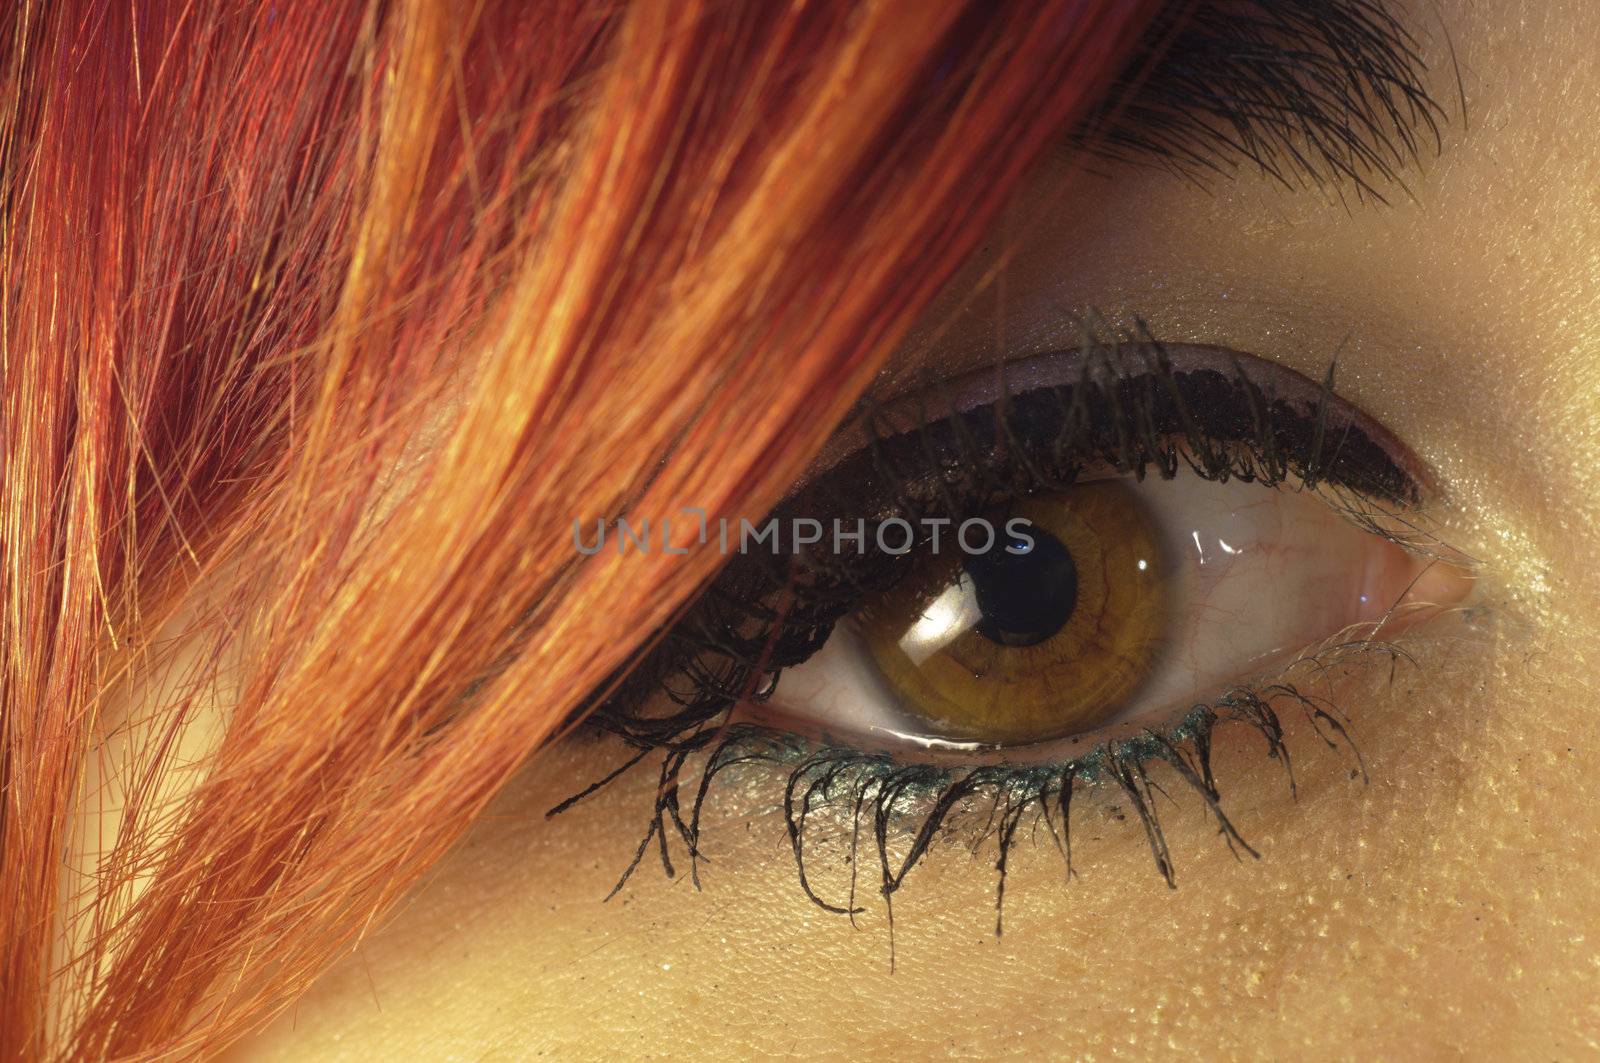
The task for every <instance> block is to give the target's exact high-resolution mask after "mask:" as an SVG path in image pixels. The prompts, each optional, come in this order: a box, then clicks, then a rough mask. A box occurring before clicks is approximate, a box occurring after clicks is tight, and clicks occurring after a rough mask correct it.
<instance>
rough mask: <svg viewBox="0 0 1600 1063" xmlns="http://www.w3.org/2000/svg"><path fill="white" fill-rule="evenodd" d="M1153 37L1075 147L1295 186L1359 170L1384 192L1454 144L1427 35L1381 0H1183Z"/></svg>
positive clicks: (1196, 172) (1366, 187) (1350, 176)
mask: <svg viewBox="0 0 1600 1063" xmlns="http://www.w3.org/2000/svg"><path fill="white" fill-rule="evenodd" d="M1144 40H1145V42H1146V44H1145V46H1144V49H1143V51H1142V52H1141V53H1140V54H1138V55H1136V56H1135V57H1134V59H1133V60H1132V61H1131V62H1130V63H1129V65H1128V67H1127V70H1126V72H1125V73H1124V75H1123V76H1122V77H1121V78H1120V79H1119V82H1118V84H1117V85H1116V86H1115V87H1114V88H1113V90H1112V91H1111V92H1110V93H1109V94H1108V95H1107V103H1106V104H1105V106H1104V108H1103V110H1102V112H1101V114H1100V115H1099V116H1098V118H1097V119H1095V120H1093V121H1091V122H1089V123H1087V124H1086V126H1085V127H1084V129H1083V130H1082V131H1080V132H1079V133H1078V134H1076V135H1075V136H1074V137H1073V138H1072V147H1073V148H1074V150H1077V149H1087V150H1089V151H1090V152H1092V153H1094V154H1098V155H1100V156H1103V157H1109V158H1112V159H1116V160H1122V161H1138V160H1140V159H1144V158H1154V159H1156V160H1159V161H1160V162H1161V163H1163V164H1165V165H1167V166H1169V167H1170V168H1172V169H1173V170H1175V171H1177V172H1179V173H1180V174H1183V175H1185V176H1187V177H1190V178H1194V179H1199V177H1200V175H1202V174H1205V173H1215V174H1222V175H1225V174H1227V173H1228V172H1229V171H1231V170H1232V169H1233V168H1234V167H1235V166H1237V165H1238V161H1239V160H1245V161H1247V162H1249V163H1251V164H1253V165H1254V166H1256V167H1257V168H1258V169H1259V170H1260V171H1261V172H1263V173H1265V174H1267V175H1269V176H1271V177H1272V178H1273V179H1275V180H1277V181H1278V182H1280V183H1281V184H1283V185H1285V186H1287V187H1295V186H1297V185H1303V184H1311V185H1313V186H1318V187H1323V186H1328V185H1337V184H1339V183H1340V182H1349V183H1350V184H1351V185H1352V186H1353V187H1354V189H1355V192H1356V195H1357V198H1358V199H1359V198H1367V197H1370V198H1373V199H1375V200H1378V201H1380V202H1382V201H1384V196H1383V194H1382V191H1381V190H1380V189H1379V187H1378V185H1380V184H1382V183H1386V182H1399V181H1400V173H1401V171H1403V170H1404V169H1405V168H1406V167H1407V166H1408V165H1410V164H1411V163H1413V162H1414V161H1416V160H1417V159H1418V158H1419V157H1420V155H1421V153H1422V150H1423V147H1424V141H1425V140H1431V141H1432V147H1433V149H1434V150H1435V151H1437V150H1438V149H1439V146H1440V144H1441V143H1442V140H1441V133H1440V127H1441V124H1442V123H1443V121H1444V120H1445V111H1444V108H1443V107H1442V106H1441V105H1440V104H1439V103H1438V102H1437V101H1436V100H1435V99H1434V98H1433V97H1432V96H1431V95H1430V94H1429V92H1428V90H1427V88H1426V87H1425V86H1424V84H1423V80H1422V79H1423V75H1424V73H1425V72H1426V67H1425V64H1424V63H1423V61H1422V57H1421V55H1420V52H1419V47H1418V44H1417V41H1416V39H1415V38H1414V37H1413V36H1412V35H1411V33H1410V32H1409V31H1408V30H1407V29H1406V27H1405V26H1404V25H1402V24H1401V22H1400V21H1399V20H1398V19H1396V18H1395V17H1394V16H1393V15H1392V14H1390V13H1389V12H1388V11H1386V10H1385V9H1384V7H1383V6H1382V4H1381V3H1379V2H1377V0H1269V2H1267V0H1254V2H1246V3H1237V4H1230V5H1227V6H1226V9H1225V10H1224V9H1223V7H1222V6H1221V5H1216V4H1211V3H1206V2H1203V0H1201V2H1192V3H1175V4H1170V5H1168V7H1167V8H1166V9H1165V10H1164V11H1163V12H1162V13H1161V14H1160V15H1158V16H1157V19H1156V21H1155V23H1154V24H1153V25H1152V26H1151V27H1150V29H1149V31H1148V33H1147V34H1146V35H1145V38H1144ZM1447 44H1448V41H1447ZM1453 61H1454V58H1453V53H1452V62H1453ZM1455 73H1456V83H1457V89H1458V92H1459V91H1460V89H1461V74H1460V70H1459V69H1457V70H1456V72H1455ZM1463 100H1464V94H1463ZM1461 111H1462V113H1463V114H1465V103H1464V102H1463V103H1462V106H1461Z"/></svg>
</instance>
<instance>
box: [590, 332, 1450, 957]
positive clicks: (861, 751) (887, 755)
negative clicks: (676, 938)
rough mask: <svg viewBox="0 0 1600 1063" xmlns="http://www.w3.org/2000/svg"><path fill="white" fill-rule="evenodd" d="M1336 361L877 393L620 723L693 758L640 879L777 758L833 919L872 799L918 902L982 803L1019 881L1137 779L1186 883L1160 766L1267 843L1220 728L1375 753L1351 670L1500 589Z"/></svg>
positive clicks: (652, 664)
mask: <svg viewBox="0 0 1600 1063" xmlns="http://www.w3.org/2000/svg"><path fill="white" fill-rule="evenodd" d="M1332 383H1333V374H1332V371H1331V370H1330V372H1329V375H1328V378H1327V379H1326V380H1324V381H1322V382H1320V383H1318V382H1313V381H1311V380H1308V379H1307V378H1305V377H1303V376H1301V375H1299V374H1298V373H1295V372H1293V371H1291V370H1288V369H1285V368H1282V367H1280V366H1277V365H1274V364H1272V363H1270V362H1267V361H1264V360H1261V359H1258V358H1254V357H1251V356H1249V355H1245V354H1242V353H1238V352H1232V351H1227V350H1223V349H1219V348H1214V347H1203V346H1192V345H1181V346H1169V345H1163V344H1161V343H1158V342H1155V341H1154V340H1151V339H1149V338H1148V337H1144V338H1142V339H1140V340H1139V341H1137V342H1128V343H1118V344H1106V343H1103V342H1101V341H1098V340H1091V341H1086V342H1085V343H1084V344H1083V345H1082V346H1081V347H1079V348H1077V349H1074V350H1067V351H1059V352H1053V353H1047V354H1043V355H1039V356H1035V357H1033V358H1030V359H1026V360H1023V361H1020V362H1017V363H1012V364H1008V365H1003V366H998V367H995V368H994V369H993V370H985V371H980V372H977V373H973V374H969V375H967V376H964V377H960V378H958V379H955V380H952V381H948V382H945V383H943V384H939V385H935V386H933V387H932V388H930V389H928V390H926V391H924V392H923V393H921V394H918V395H914V396H912V397H910V398H908V399H903V400H900V401H898V402H893V403H889V404H887V405H883V406H873V407H869V408H868V409H866V410H865V411H864V413H863V415H862V416H861V417H860V418H859V419H858V420H857V421H856V422H855V424H854V425H853V427H852V428H851V429H848V430H847V431H845V432H844V433H842V435H841V437H840V439H839V440H838V441H837V442H836V445H835V446H834V447H832V448H830V455H831V456H830V457H827V458H825V459H824V461H823V462H822V463H821V467H820V468H819V469H818V471H816V472H815V473H814V474H813V475H811V476H810V477H808V479H807V480H806V482H805V483H804V484H802V485H801V486H800V487H799V488H797V489H796V491H795V492H794V493H793V494H792V495H791V497H790V498H789V499H788V500H787V501H786V502H785V503H783V504H782V505H780V506H779V507H778V509H777V510H776V511H775V512H774V513H773V514H772V515H771V516H770V518H769V519H768V520H767V521H764V522H759V523H757V524H754V525H752V524H751V523H749V522H744V523H743V525H742V527H740V528H739V529H738V531H737V532H736V533H735V534H734V535H733V536H732V537H731V538H730V537H729V535H728V533H727V531H726V525H725V524H724V531H723V533H722V535H721V536H720V538H721V540H722V542H723V543H725V544H726V548H727V549H729V550H730V552H731V553H732V555H733V556H732V557H731V558H730V561H729V563H728V564H727V565H726V566H725V568H724V569H723V571H722V573H721V575H720V576H719V577H718V579H717V580H716V581H715V583H714V584H713V585H712V586H711V587H710V588H708V590H707V591H706V592H705V593H704V594H703V595H702V596H701V597H700V599H699V600H698V601H697V602H696V603H694V605H692V606H691V607H690V609H689V611H688V612H687V613H686V614H685V615H684V617H683V618H682V619H681V620H680V621H679V622H678V623H676V624H675V625H674V626H673V627H672V628H671V630H669V631H667V632H665V633H664V634H663V637H662V638H661V640H660V641H659V642H658V644H657V648H656V649H655V650H654V651H653V652H652V653H651V654H650V655H649V657H647V658H646V659H645V660H644V661H642V662H640V664H639V665H638V667H636V668H635V669H634V670H633V671H632V672H631V673H630V675H629V677H628V678H627V679H625V680H623V681H622V682H621V683H620V685H619V686H618V687H617V688H616V690H615V692H614V693H613V694H612V696H611V697H609V698H608V699H607V700H606V701H605V703H604V704H602V705H601V706H600V708H599V709H598V711H597V712H596V713H595V714H594V716H593V717H592V718H591V719H592V720H593V721H594V723H595V724H597V725H598V726H599V727H600V728H601V729H603V730H606V731H609V732H612V733H614V734H617V735H621V736H622V737H623V738H624V739H625V740H626V741H628V742H629V743H631V744H632V745H633V746H634V747H636V749H637V753H636V755H635V757H634V759H633V760H630V761H629V763H630V764H631V763H633V762H635V761H637V760H639V759H642V758H644V757H645V756H647V755H648V754H650V753H652V752H659V753H660V754H661V756H662V763H661V777H660V778H661V785H660V787H659V789H658V796H657V801H656V805H655V807H654V808H653V809H652V810H650V815H649V818H648V823H649V825H648V827H647V829H646V833H645V838H644V842H643V843H642V844H641V846H640V848H639V850H638V853H636V855H635V859H634V862H633V864H632V865H629V867H628V869H627V870H628V872H629V873H631V871H632V870H633V868H634V867H635V866H637V864H638V863H639V861H640V859H641V858H642V857H643V855H644V853H645V851H646V849H647V847H648V846H649V845H650V844H652V842H653V843H654V844H655V845H656V846H657V847H658V848H659V850H660V855H661V859H662V862H663V864H664V865H665V866H666V867H667V869H668V870H669V872H671V871H673V870H674V865H673V861H672V858H671V856H670V851H669V838H676V839H677V841H678V842H680V843H681V844H682V845H683V846H684V847H685V849H686V850H687V852H688V854H689V855H690V857H691V859H693V860H697V859H698V857H699V855H701V852H702V850H701V839H700V827H699V823H700V816H701V811H702V809H703V807H704V805H705V803H706V802H707V801H708V799H711V798H712V797H714V788H715V786H716V784H717V779H718V778H719V777H721V776H723V775H725V774H732V773H734V772H735V770H737V769H741V768H742V767H746V768H747V767H748V766H750V765H752V764H768V765H774V766H777V767H779V768H780V769H782V770H783V771H786V772H787V775H786V783H785V785H784V787H783V793H782V796H781V803H782V807H783V811H784V815H785V817H786V819H787V821H788V825H789V834H790V838H791V842H792V843H793V847H794V853H795V857H796V860H797V864H798V867H799V871H800V880H801V884H802V886H803V888H804V889H805V891H806V893H807V895H808V896H810V897H811V899H812V900H813V901H815V902H816V903H817V904H819V905H821V906H822V907H824V908H826V909H828V910H830V911H837V912H851V911H855V910H857V901H856V899H855V896H854V881H855V877H856V875H857V870H856V859H855V857H856V854H855V852H854V851H853V850H854V848H855V846H856V845H857V844H858V843H859V839H860V836H861V834H862V832H863V827H862V824H863V822H864V820H865V821H866V822H868V823H869V827H868V828H867V831H868V834H869V837H870V838H872V839H873V842H874V843H875V844H876V846H877V849H878V855H879V860H878V864H879V865H880V868H881V877H882V881H881V883H880V884H879V890H880V892H881V893H882V894H883V895H884V896H885V897H886V898H887V897H889V896H890V895H892V894H893V893H894V892H895V891H896V890H898V889H899V887H900V884H901V883H902V882H903V881H904V879H905V877H906V875H907V874H908V873H909V871H910V870H911V868H912V867H913V866H914V865H915V864H916V862H917V859H918V858H919V857H920V855H921V854H922V853H923V852H924V851H925V850H926V848H927V846H928V845H929V843H930V841H931V839H932V838H933V836H934V835H935V833H936V832H938V831H940V830H942V829H947V828H949V827H950V826H951V825H952V823H953V822H954V821H955V820H956V819H959V818H960V817H961V816H962V815H963V814H965V813H969V812H971V811H973V810H974V809H977V808H980V807H981V808H987V809H988V810H989V814H988V818H987V819H984V818H983V816H981V815H980V816H976V817H973V818H974V819H977V820H981V821H982V822H983V824H984V826H983V827H982V828H981V829H997V836H998V842H997V844H998V845H999V848H1000V853H1001V857H1000V860H999V862H998V866H999V867H1000V869H1001V872H1002V875H1003V872H1004V864H1005V852H1006V850H1007V848H1008V847H1009V845H1010V844H1011V841H1012V838H1013V836H1014V834H1015V831H1016V830H1017V828H1018V825H1019V824H1020V823H1021V822H1022V818H1023V817H1024V816H1025V815H1028V814H1029V813H1030V811H1031V813H1032V815H1033V816H1035V817H1036V818H1038V819H1040V820H1042V821H1043V822H1044V823H1046V824H1047V825H1048V827H1049V828H1050V832H1051V833H1052V834H1053V835H1055V836H1056V837H1057V838H1058V840H1059V839H1064V838H1068V837H1070V824H1069V816H1070V814H1071V807H1072V804H1071V803H1072V801H1073V799H1074V794H1076V793H1079V792H1083V791H1092V790H1095V789H1098V788H1100V787H1106V786H1109V787H1111V788H1112V790H1113V791H1114V792H1116V793H1117V794H1119V795H1120V796H1121V798H1122V799H1124V800H1126V801H1127V802H1128V803H1129V804H1130V805H1131V806H1132V807H1133V809H1134V811H1135V812H1136V813H1137V818H1138V819H1139V821H1140V822H1141V823H1142V824H1143V826H1144V828H1145V832H1146V834H1147V837H1148V840H1149V842H1150V845H1151V848H1152V851H1153V853H1154V855H1155V861H1156V866H1157V868H1158V870H1159V872H1160V873H1161V874H1162V875H1163V876H1164V878H1165V879H1166V880H1167V882H1168V883H1169V884H1171V883H1172V882H1173V881H1174V872H1173V864H1172V860H1171V858H1170V855H1169V852H1168V847H1167V842H1166V839H1165V837H1164V835H1163V832H1162V829H1161V826H1160V821H1159V816H1158V813H1157V811H1156V805H1155V794H1156V793H1158V792H1162V791H1161V784H1160V783H1159V782H1157V781H1156V780H1155V778H1154V777H1153V774H1152V773H1153V772H1154V771H1156V770H1158V769H1157V765H1164V766H1165V769H1166V770H1170V771H1172V772H1174V773H1175V774H1176V775H1177V777H1178V778H1179V779H1181V780H1182V781H1183V782H1184V783H1186V784H1188V785H1189V786H1190V787H1192V788H1193V789H1194V790H1195V791H1196V792H1198V794H1199V795H1200V797H1201V799H1202V800H1204V801H1205V803H1206V804H1207V805H1208V806H1209V807H1210V809H1211V810H1212V812H1213V813H1214V814H1215V817H1216V819H1217V822H1218V824H1219V826H1220V828H1221V829H1222V831H1223V833H1224V834H1225V835H1226V836H1228V838H1229V840H1230V842H1231V843H1232V844H1234V845H1236V846H1238V847H1239V848H1240V849H1241V850H1242V851H1249V852H1253V850H1251V849H1250V847H1249V844H1248V842H1246V841H1245V839H1244V838H1243V837H1242V836H1240V835H1239V834H1238V832H1237V831H1236V830H1234V828H1233V826H1232V824H1231V822H1230V821H1229V819H1228V818H1227V816H1226V814H1225V813H1224V811H1223V808H1222V804H1221V793H1220V789H1219V787H1218V784H1217V782H1216V780H1215V778H1214V777H1213V773H1212V767H1211V763H1210V749H1211V741H1212V734H1213V732H1214V731H1215V730H1216V729H1217V728H1218V727H1219V726H1222V725H1224V724H1243V725H1245V726H1247V727H1248V728H1250V729H1253V730H1254V731H1255V732H1257V733H1259V735H1260V736H1261V738H1262V739H1263V740H1264V742H1263V744H1262V746H1261V748H1262V749H1264V751H1265V752H1266V753H1267V754H1268V755H1269V756H1270V757H1271V758H1274V759H1277V760H1279V761H1281V762H1282V763H1283V764H1284V766H1286V767H1287V766H1288V764H1289V751H1288V748H1287V744H1286V741H1285V737H1284V736H1285V730H1284V726H1283V719H1282V715H1281V714H1282V713H1284V712H1285V711H1286V710H1288V711H1297V712H1300V713H1303V714H1305V716H1306V717H1307V718H1308V719H1309V721H1310V723H1311V725H1312V726H1313V728H1314V729H1315V732H1316V733H1317V734H1318V735H1320V736H1321V737H1322V738H1323V739H1324V741H1326V742H1328V743H1329V744H1330V745H1334V744H1342V745H1344V746H1346V747H1347V748H1348V749H1349V750H1350V751H1351V753H1352V755H1355V756H1359V755H1358V754H1355V753H1354V750H1355V746H1354V743H1353V741H1352V739H1351V735H1350V730H1349V728H1348V726H1347V723H1346V717H1345V714H1344V712H1343V711H1342V710H1341V709H1340V708H1338V707H1337V706H1336V705H1335V704H1334V702H1333V701H1332V700H1330V699H1329V697H1328V696H1327V693H1326V687H1327V684H1328V681H1329V677H1330V675H1332V674H1334V673H1336V672H1338V671H1339V670H1342V669H1348V668H1353V667H1359V666H1361V665H1363V664H1373V663H1376V664H1378V665H1380V666H1383V667H1389V668H1393V667H1395V666H1396V665H1397V663H1399V662H1402V661H1406V660H1408V659H1409V655H1408V652H1407V651H1406V650H1405V649H1404V647H1403V645H1402V644H1401V643H1402V642H1403V635H1404V634H1405V632H1406V631H1407V630H1408V629H1409V628H1411V627H1412V626H1414V625H1415V624H1417V623H1419V622H1421V621H1424V620H1426V619H1428V618H1430V617H1432V616H1435V615H1437V614H1439V613H1441V612H1443V611H1445V610H1446V609H1447V608H1448V607H1450V606H1452V605H1454V604H1456V603H1457V602H1459V600H1460V599H1461V598H1462V597H1463V596H1464V594H1465V593H1466V590H1467V589H1468V587H1469V586H1470V584H1469V582H1468V580H1467V578H1466V575H1465V568H1464V565H1465V559H1463V558H1462V557H1460V556H1459V555H1456V554H1454V553H1453V552H1452V551H1450V550H1449V548H1448V547H1447V546H1446V545H1445V544H1443V543H1442V542H1440V541H1439V540H1438V539H1437V538H1436V537H1435V536H1434V535H1432V534H1431V533H1430V532H1429V531H1428V530H1427V518H1426V513H1427V505H1428V502H1429V500H1430V494H1431V492H1432V490H1433V488H1432V487H1431V485H1430V480H1429V477H1428V475H1427V473H1426V472H1425V470H1424V469H1423V468H1422V467H1421V465H1420V463H1419V462H1418V461H1417V459H1416V458H1414V457H1413V456H1412V455H1411V454H1410V453H1409V451H1408V450H1407V449H1406V448H1405V447H1404V445H1403V444H1402V443H1401V442H1400V441H1399V440H1397V439H1396V438H1395V437H1394V436H1393V435H1392V434H1390V433H1389V432H1388V431H1387V430H1386V429H1384V428H1383V426H1381V425H1380V424H1378V423H1377V422H1375V421H1374V420H1372V419H1371V418H1370V417H1368V416H1367V415H1366V414H1364V413H1362V412H1361V411H1360V410H1358V409H1357V408H1355V407H1354V406H1352V405H1350V404H1349V403H1347V402H1345V401H1343V400H1341V399H1339V398H1338V397H1337V396H1336V395H1335V394H1334V392H1333V389H1332ZM1396 640H1400V642H1397V641H1396ZM691 765H692V766H691ZM696 771H698V775H699V777H698V780H697V781H696V780H693V778H692V777H693V775H694V773H695V772H696ZM1290 778H1291V785H1292V773H1291V776H1290ZM604 781H606V780H602V782H604ZM686 782H687V783H688V788H687V793H682V792H681V791H682V790H683V789H684V784H685V783H686ZM587 792H589V791H585V793H587ZM579 796H581V795H579ZM562 807H563V808H565V807H568V806H565V805H564V806H562ZM997 808H1000V809H1003V812H1002V813H1001V814H1000V819H999V823H998V827H997V828H996V827H995V819H994V811H995V809H997ZM823 809H832V810H833V811H834V812H835V813H837V815H834V816H833V817H831V818H832V819H833V820H834V821H835V823H836V825H837V819H838V816H839V815H842V816H844V817H845V818H846V819H848V820H850V821H851V822H850V826H849V829H848V831H847V833H848V834H849V836H850V837H851V838H852V845H851V848H852V852H851V854H850V860H849V863H850V864H851V867H852V871H851V881H852V886H851V889H850V895H849V896H848V897H845V898H842V899H841V898H826V897H824V896H823V895H822V894H821V893H819V891H818V888H817V887H816V886H814V884H813V881H812V878H813V876H811V875H809V874H808V865H809V863H810V861H811V860H813V859H814V856H809V855H808V853H810V852H812V851H813V850H812V849H811V848H809V842H808V833H809V831H810V830H811V829H812V826H813V825H815V824H816V823H818V822H820V821H822V820H823V819H825V818H828V817H825V816H824V815H823V812H822V810H823ZM897 838H898V839H899V841H898V842H897V841H896V839H897ZM1063 849H1064V852H1065V853H1066V854H1067V855H1068V859H1069V861H1070V849H1068V848H1067V847H1066V846H1065V845H1064V846H1063ZM1069 867H1070V863H1069ZM623 878H624V880H626V878H627V875H626V874H625V875H624V876H623ZM620 885H621V883H620V882H619V886H620ZM997 929H998V923H997Z"/></svg>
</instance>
